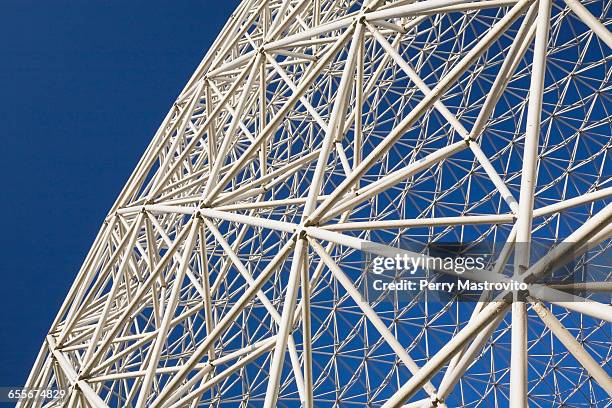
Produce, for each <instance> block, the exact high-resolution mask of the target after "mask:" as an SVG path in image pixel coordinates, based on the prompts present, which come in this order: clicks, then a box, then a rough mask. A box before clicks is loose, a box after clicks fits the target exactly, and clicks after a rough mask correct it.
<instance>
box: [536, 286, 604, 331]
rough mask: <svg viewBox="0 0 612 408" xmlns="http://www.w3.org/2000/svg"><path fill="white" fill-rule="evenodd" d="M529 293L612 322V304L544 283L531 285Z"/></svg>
mask: <svg viewBox="0 0 612 408" xmlns="http://www.w3.org/2000/svg"><path fill="white" fill-rule="evenodd" d="M529 293H530V294H531V296H533V297H534V298H536V299H541V300H544V301H546V302H548V303H552V304H553V305H557V306H561V307H564V308H566V309H569V310H573V311H574V312H578V313H582V314H584V315H587V316H591V317H594V318H595V319H601V320H604V321H607V322H610V323H612V306H610V305H606V304H603V303H600V302H596V301H593V300H590V299H585V298H583V297H580V296H577V295H572V294H570V293H566V292H562V291H560V290H557V289H553V288H551V287H548V286H544V285H534V284H531V285H529Z"/></svg>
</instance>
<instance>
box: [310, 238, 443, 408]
mask: <svg viewBox="0 0 612 408" xmlns="http://www.w3.org/2000/svg"><path fill="white" fill-rule="evenodd" d="M308 241H309V242H310V245H311V246H312V247H313V248H314V250H315V252H316V253H317V255H319V257H320V258H321V260H323V262H324V263H325V265H326V266H327V267H328V268H329V270H330V271H331V272H332V273H333V274H334V277H335V278H336V279H337V280H338V282H339V283H340V284H341V285H342V287H343V288H344V290H346V292H347V293H348V294H349V296H350V297H351V298H352V299H353V300H354V301H355V304H357V306H358V307H359V309H361V311H362V312H363V314H364V315H365V316H366V317H367V319H368V321H369V322H370V323H371V324H372V325H373V326H374V327H375V328H376V330H377V331H378V333H379V334H380V335H381V337H382V338H383V339H385V341H386V342H387V344H389V346H390V347H391V349H393V351H394V352H395V354H397V357H398V358H399V359H400V361H401V362H402V363H404V365H405V366H406V368H408V370H409V371H410V372H411V373H412V374H413V375H416V374H417V373H418V372H419V370H420V368H419V366H418V365H417V364H416V363H415V362H414V360H413V359H412V357H410V354H408V352H407V351H406V349H405V348H404V346H402V345H401V343H400V342H399V341H398V340H397V338H396V337H395V336H394V335H393V333H391V331H390V330H389V328H388V327H387V325H385V323H384V322H383V321H382V320H381V319H380V317H378V314H376V311H375V310H374V309H372V307H371V306H370V304H369V303H368V302H367V301H366V300H365V299H364V298H363V296H362V295H361V293H360V292H359V290H357V288H355V286H354V285H353V282H352V281H351V279H350V278H349V277H348V276H346V274H345V273H344V272H343V271H342V269H341V268H340V267H339V266H338V264H337V263H336V262H335V261H334V260H333V258H332V257H331V256H330V255H329V254H328V253H327V251H326V250H325V248H323V247H322V246H321V244H319V243H318V242H317V241H315V240H313V239H311V238H309V239H308ZM423 388H424V389H425V391H426V392H427V393H428V394H429V395H430V396H432V397H435V396H436V389H435V387H434V386H433V385H432V384H431V383H430V382H429V381H426V382H424V383H423Z"/></svg>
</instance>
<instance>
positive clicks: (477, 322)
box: [383, 301, 507, 408]
mask: <svg viewBox="0 0 612 408" xmlns="http://www.w3.org/2000/svg"><path fill="white" fill-rule="evenodd" d="M506 306H507V304H506V302H502V301H494V302H491V303H490V304H489V305H487V307H485V308H484V309H483V310H482V312H480V313H479V314H478V316H476V318H475V319H473V320H472V321H470V322H469V323H468V324H467V325H466V326H465V327H464V328H463V329H461V331H459V332H458V333H457V334H456V335H455V336H454V337H453V338H452V339H451V340H450V341H449V342H448V343H446V345H445V346H444V347H442V348H441V349H440V350H439V351H438V352H437V353H436V355H435V356H433V357H432V358H431V359H429V361H428V362H427V364H425V365H424V366H423V367H421V369H420V370H419V372H418V373H417V374H416V375H414V376H412V377H411V378H410V380H408V382H406V383H405V384H404V385H402V386H401V388H400V389H399V390H398V391H397V392H396V393H395V394H393V395H392V396H391V398H389V400H388V401H387V402H385V403H384V404H383V408H399V407H401V406H402V403H403V402H404V401H406V400H407V399H408V398H410V397H411V396H412V395H414V394H415V393H416V392H417V391H418V390H419V389H420V388H421V387H422V386H423V384H425V383H426V381H428V380H429V379H430V378H431V377H432V376H434V375H435V374H436V373H437V372H438V371H439V370H440V369H441V368H442V367H443V366H444V365H445V364H446V363H447V362H448V360H450V359H451V358H452V357H453V355H454V354H455V352H456V351H457V350H459V349H460V348H461V347H463V346H464V345H465V344H466V343H467V342H468V341H469V340H470V339H471V338H472V337H473V336H475V335H476V334H477V333H478V332H479V331H480V330H481V329H482V328H483V327H485V326H486V325H487V324H489V323H490V322H491V321H492V320H493V319H494V318H495V317H496V316H497V315H499V314H500V313H501V312H502V311H503V310H504V309H505V308H506Z"/></svg>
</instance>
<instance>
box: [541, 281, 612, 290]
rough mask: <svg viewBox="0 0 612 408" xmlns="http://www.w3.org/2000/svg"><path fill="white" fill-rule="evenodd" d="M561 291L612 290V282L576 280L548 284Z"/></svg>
mask: <svg viewBox="0 0 612 408" xmlns="http://www.w3.org/2000/svg"><path fill="white" fill-rule="evenodd" d="M549 287H550V288H552V289H557V290H562V291H589V292H612V282H576V283H559V284H553V285H549Z"/></svg>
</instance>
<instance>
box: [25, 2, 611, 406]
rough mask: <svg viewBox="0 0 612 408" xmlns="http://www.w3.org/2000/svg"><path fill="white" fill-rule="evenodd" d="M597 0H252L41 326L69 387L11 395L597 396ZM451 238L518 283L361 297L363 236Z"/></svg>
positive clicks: (412, 402) (606, 18) (604, 369)
mask: <svg viewBox="0 0 612 408" xmlns="http://www.w3.org/2000/svg"><path fill="white" fill-rule="evenodd" d="M611 7H612V3H610V2H606V1H603V0H593V1H591V0H581V2H578V0H475V1H471V0H419V1H404V0H399V1H384V0H370V1H365V2H364V3H362V2H360V1H353V0H311V1H301V0H244V1H243V2H242V4H240V6H239V7H238V8H237V10H236V11H235V12H234V14H233V15H232V16H231V18H230V19H229V21H228V22H227V24H226V26H225V27H224V29H223V31H222V32H221V34H220V35H219V37H218V38H217V40H216V41H215V42H214V44H213V45H212V47H211V49H210V50H209V52H208V54H207V55H206V57H205V58H204V59H203V61H202V63H201V64H200V66H199V67H198V68H197V70H196V71H195V73H194V74H193V76H192V77H191V79H190V80H189V81H188V83H187V85H186V87H185V89H184V90H183V91H182V92H181V94H180V95H179V96H178V98H177V100H176V102H175V103H174V105H173V106H172V108H171V109H170V112H169V113H168V115H167V116H166V118H165V119H164V121H163V123H162V125H161V126H160V128H159V130H158V132H157V134H156V135H155V136H154V138H153V140H152V142H151V144H150V145H149V147H148V148H147V150H146V151H145V153H144V155H143V157H142V159H141V160H140V162H139V163H138V165H137V167H136V169H135V170H134V172H133V174H132V175H131V177H130V178H129V180H128V182H127V184H126V185H125V188H124V189H123V191H122V192H121V193H120V195H119V197H118V198H117V201H116V202H115V204H114V206H113V207H112V209H111V210H110V212H109V215H108V217H107V218H106V219H105V221H104V224H103V225H102V227H101V229H100V232H99V234H98V236H97V237H96V239H95V242H94V244H93V246H92V248H91V250H90V252H89V254H88V256H87V258H86V259H85V261H84V263H83V266H82V268H81V270H80V271H79V273H78V275H77V276H76V278H75V281H74V284H73V286H72V288H71V289H70V292H69V294H68V296H67V297H66V300H65V302H64V304H63V305H62V307H61V309H60V311H59V313H58V315H57V318H56V319H55V321H54V322H53V323H52V325H51V329H50V331H49V334H48V335H47V337H46V339H45V340H44V344H43V346H42V348H41V351H40V354H39V356H38V358H37V360H36V363H35V366H34V367H33V369H32V372H31V374H30V377H29V379H28V386H30V387H61V388H65V389H67V390H68V397H67V399H66V400H64V401H62V402H58V401H51V400H48V401H42V400H41V401H36V402H34V401H29V402H22V403H20V406H24V407H25V406H48V407H50V406H70V407H92V406H93V407H105V406H110V407H145V406H147V407H199V406H202V407H204V406H206V407H221V406H223V407H260V406H265V407H275V406H279V407H298V406H304V407H313V406H314V407H351V406H355V407H361V406H363V407H381V406H383V407H399V406H407V407H434V406H448V407H455V406H466V407H468V406H469V407H488V406H495V407H505V406H509V405H512V406H517V407H520V406H527V405H529V406H532V407H550V406H566V407H570V406H571V407H605V406H610V405H612V399H611V398H610V396H611V395H612V380H611V379H610V376H609V373H610V372H611V370H612V368H611V359H612V348H611V347H610V344H611V342H610V340H611V339H610V337H611V334H612V333H611V331H610V326H609V322H610V321H612V312H611V310H612V309H611V306H610V301H609V300H610V297H609V293H610V292H609V291H610V290H611V289H612V285H610V263H609V262H607V261H606V250H608V247H609V245H610V237H611V236H612V227H611V225H612V222H611V220H612V203H611V200H610V197H612V165H611V161H610V147H611V144H612V137H611V135H612V113H611V109H612V105H611V103H610V101H611V98H612V95H611V93H610V88H611V82H610V77H611V76H612V58H611V54H610V46H612V35H611V34H610V32H609V31H608V29H607V28H606V25H610V24H612V23H610V8H611ZM536 239H537V240H538V242H544V243H546V244H547V245H549V246H550V247H552V248H554V249H552V251H551V253H549V254H548V255H546V256H535V255H534V254H533V253H532V254H530V253H529V251H528V250H527V251H525V250H519V248H520V244H524V243H530V242H532V241H535V240H536ZM450 241H455V242H485V241H486V242H493V243H495V245H497V246H499V248H498V253H499V257H498V259H496V260H495V262H494V263H492V264H491V265H488V266H487V270H486V271H472V272H470V273H471V275H469V276H471V277H472V278H473V279H475V280H479V279H482V277H483V276H484V275H483V274H488V275H489V276H491V275H495V276H498V277H499V279H507V278H508V276H510V275H509V274H516V276H520V277H521V279H523V280H524V281H525V282H527V283H529V284H530V286H529V291H528V293H527V294H526V295H527V296H524V297H519V296H518V294H516V293H505V292H504V293H501V294H495V295H493V294H490V293H483V295H482V297H481V298H480V301H479V302H460V301H458V299H456V298H453V299H451V300H450V301H448V302H445V301H433V300H432V301H430V300H428V298H427V296H426V294H425V293H423V294H422V296H419V297H417V298H415V299H413V300H410V301H406V300H401V299H393V298H391V300H389V299H390V298H389V297H388V296H387V297H384V298H383V297H379V298H376V297H370V296H368V294H367V293H364V291H363V290H362V289H361V288H362V283H363V280H364V278H365V272H364V268H363V265H362V262H361V261H362V257H363V252H364V248H366V247H367V246H368V245H370V246H371V245H373V244H372V243H377V244H381V245H380V246H381V247H383V246H385V245H386V246H391V247H395V246H397V245H399V244H400V243H401V242H421V243H434V242H450ZM515 244H516V245H515ZM523 247H525V246H524V245H523ZM515 252H516V253H515ZM572 259H573V262H572V263H571V265H572V268H574V270H573V271H572V272H574V273H576V272H577V271H578V272H580V270H581V269H580V268H586V265H596V266H597V267H596V268H594V269H593V268H592V267H591V270H590V272H591V274H590V275H589V276H591V277H592V281H590V282H586V283H584V284H582V286H580V285H579V284H575V283H571V282H569V281H568V283H565V284H564V283H559V282H557V283H555V284H553V283H549V284H540V283H538V282H539V280H538V279H540V278H542V277H544V276H546V274H547V273H549V271H550V270H551V269H553V268H554V267H556V266H562V265H563V264H564V263H566V262H568V261H570V260H572ZM608 260H609V258H608ZM443 272H444V273H450V274H453V273H454V272H453V271H443ZM536 281H537V282H536ZM585 287H588V288H589V289H591V290H589V291H587V292H584V293H580V295H581V296H584V297H585V298H586V297H592V299H589V301H587V299H578V300H579V301H567V300H564V299H565V297H564V295H563V294H564V293H572V294H575V291H576V290H577V289H584V288H585ZM522 295H525V294H522ZM595 295H597V296H595ZM602 295H603V298H602ZM565 296H567V295H565ZM513 299H514V300H515V301H514V302H513V301H512V300H513ZM572 300H575V299H572ZM404 404H406V405H404Z"/></svg>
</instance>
